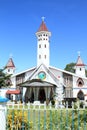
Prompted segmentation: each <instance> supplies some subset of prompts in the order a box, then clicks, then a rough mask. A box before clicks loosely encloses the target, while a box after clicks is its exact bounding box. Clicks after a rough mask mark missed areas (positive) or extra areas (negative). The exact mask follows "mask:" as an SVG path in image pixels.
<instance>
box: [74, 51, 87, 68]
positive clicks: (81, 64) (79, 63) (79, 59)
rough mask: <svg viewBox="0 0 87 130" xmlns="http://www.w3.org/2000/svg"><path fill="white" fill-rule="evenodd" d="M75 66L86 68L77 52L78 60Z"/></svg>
mask: <svg viewBox="0 0 87 130" xmlns="http://www.w3.org/2000/svg"><path fill="white" fill-rule="evenodd" d="M76 66H86V65H85V64H84V63H83V61H82V59H81V56H80V52H78V59H77V62H76Z"/></svg>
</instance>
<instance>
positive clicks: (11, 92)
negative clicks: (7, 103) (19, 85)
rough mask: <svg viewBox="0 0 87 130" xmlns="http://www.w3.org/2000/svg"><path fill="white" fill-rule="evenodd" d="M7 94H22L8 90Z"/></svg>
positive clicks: (18, 91)
mask: <svg viewBox="0 0 87 130" xmlns="http://www.w3.org/2000/svg"><path fill="white" fill-rule="evenodd" d="M6 94H20V90H8V91H7V92H6Z"/></svg>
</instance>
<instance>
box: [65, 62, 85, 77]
mask: <svg viewBox="0 0 87 130" xmlns="http://www.w3.org/2000/svg"><path fill="white" fill-rule="evenodd" d="M75 65H76V63H74V62H72V63H69V64H67V65H66V67H65V68H64V70H66V71H69V72H72V73H75V69H74V67H75ZM85 74H86V77H87V69H85Z"/></svg>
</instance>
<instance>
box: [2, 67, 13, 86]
mask: <svg viewBox="0 0 87 130" xmlns="http://www.w3.org/2000/svg"><path fill="white" fill-rule="evenodd" d="M4 71H5V68H4V69H0V88H2V87H9V86H11V80H10V77H11V75H9V74H7V73H5V72H4Z"/></svg>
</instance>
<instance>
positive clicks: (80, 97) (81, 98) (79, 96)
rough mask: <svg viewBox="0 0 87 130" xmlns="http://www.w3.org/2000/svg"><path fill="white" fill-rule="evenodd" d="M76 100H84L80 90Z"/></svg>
mask: <svg viewBox="0 0 87 130" xmlns="http://www.w3.org/2000/svg"><path fill="white" fill-rule="evenodd" d="M77 98H79V99H80V100H84V93H83V92H82V91H81V90H80V91H79V92H78V95H77Z"/></svg>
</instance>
